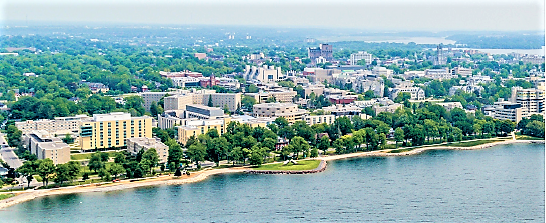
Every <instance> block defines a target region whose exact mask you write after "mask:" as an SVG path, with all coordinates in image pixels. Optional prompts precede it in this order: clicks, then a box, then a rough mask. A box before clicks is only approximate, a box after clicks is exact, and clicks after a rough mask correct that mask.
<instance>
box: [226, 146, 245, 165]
mask: <svg viewBox="0 0 546 223" xmlns="http://www.w3.org/2000/svg"><path fill="white" fill-rule="evenodd" d="M229 157H230V158H231V160H233V164H235V161H241V159H243V160H244V157H243V150H242V148H241V147H239V146H237V147H234V148H233V149H232V150H231V151H230V152H229Z"/></svg>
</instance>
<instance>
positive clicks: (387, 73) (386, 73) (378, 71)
mask: <svg viewBox="0 0 546 223" xmlns="http://www.w3.org/2000/svg"><path fill="white" fill-rule="evenodd" d="M393 72H394V71H393V70H391V69H387V68H385V67H380V66H376V67H374V68H373V69H372V74H375V75H377V76H381V75H384V76H385V77H391V76H392V74H393Z"/></svg>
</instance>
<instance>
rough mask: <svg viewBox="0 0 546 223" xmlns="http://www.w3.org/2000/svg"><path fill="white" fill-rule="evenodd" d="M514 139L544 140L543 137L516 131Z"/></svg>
mask: <svg viewBox="0 0 546 223" xmlns="http://www.w3.org/2000/svg"><path fill="white" fill-rule="evenodd" d="M516 140H544V138H539V137H533V136H528V135H522V134H521V133H519V132H518V133H516Z"/></svg>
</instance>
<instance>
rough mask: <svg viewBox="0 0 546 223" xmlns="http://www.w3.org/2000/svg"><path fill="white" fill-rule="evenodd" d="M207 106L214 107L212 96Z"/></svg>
mask: <svg viewBox="0 0 546 223" xmlns="http://www.w3.org/2000/svg"><path fill="white" fill-rule="evenodd" d="M207 106H209V107H214V104H213V103H212V96H210V95H209V102H208V103H207Z"/></svg>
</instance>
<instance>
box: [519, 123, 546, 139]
mask: <svg viewBox="0 0 546 223" xmlns="http://www.w3.org/2000/svg"><path fill="white" fill-rule="evenodd" d="M523 134H525V135H530V136H534V137H539V138H544V122H541V121H537V120H533V121H531V122H529V123H528V124H527V125H526V126H525V128H524V129H523Z"/></svg>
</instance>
